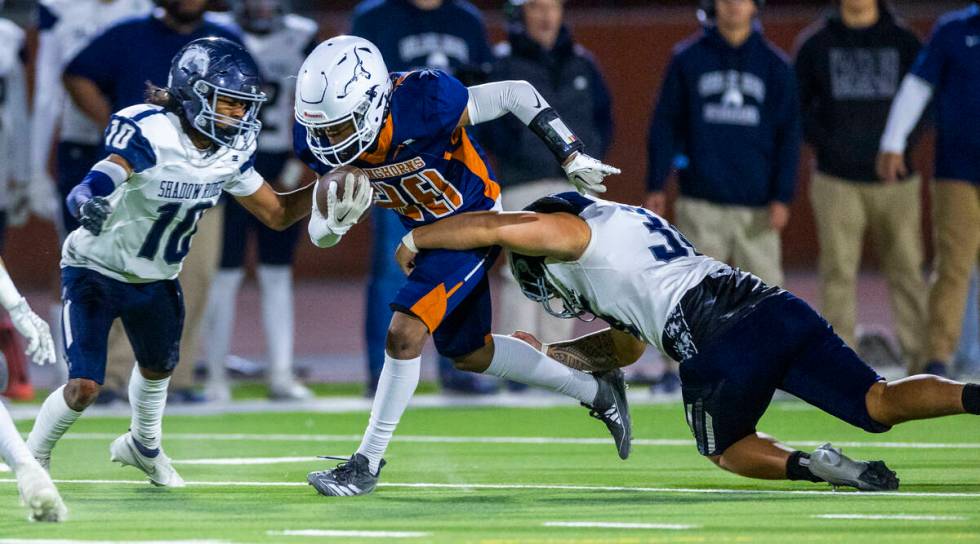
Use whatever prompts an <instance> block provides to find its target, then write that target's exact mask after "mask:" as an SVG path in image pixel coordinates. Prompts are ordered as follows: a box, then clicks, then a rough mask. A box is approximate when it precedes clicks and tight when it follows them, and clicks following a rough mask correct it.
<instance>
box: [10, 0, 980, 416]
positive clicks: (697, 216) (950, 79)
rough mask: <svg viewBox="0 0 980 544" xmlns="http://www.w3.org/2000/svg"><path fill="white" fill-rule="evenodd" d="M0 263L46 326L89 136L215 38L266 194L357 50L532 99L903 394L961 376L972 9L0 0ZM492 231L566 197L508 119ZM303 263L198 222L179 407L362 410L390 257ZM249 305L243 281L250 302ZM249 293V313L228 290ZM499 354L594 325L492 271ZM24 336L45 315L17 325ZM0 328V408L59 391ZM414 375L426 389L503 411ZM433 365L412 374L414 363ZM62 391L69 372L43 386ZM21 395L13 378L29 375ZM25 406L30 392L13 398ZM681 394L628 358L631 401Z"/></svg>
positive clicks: (443, 375)
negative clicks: (316, 401) (248, 401)
mask: <svg viewBox="0 0 980 544" xmlns="http://www.w3.org/2000/svg"><path fill="white" fill-rule="evenodd" d="M0 6H2V10H0V16H2V17H3V18H5V20H0V157H2V158H0V181H3V182H4V183H7V190H5V191H0V209H3V210H4V211H3V212H0V224H2V225H3V230H4V232H3V233H2V237H0V240H2V248H3V249H2V255H3V258H4V260H5V261H6V262H7V264H8V267H9V268H10V270H11V275H12V276H13V277H14V279H15V281H16V282H17V284H18V285H20V286H21V287H22V288H23V289H25V290H26V291H27V292H28V294H29V298H31V299H32V300H34V299H43V300H46V301H48V302H49V311H48V312H47V314H46V315H45V317H47V318H49V320H50V322H51V324H52V330H54V331H57V330H60V326H58V323H59V319H60V315H61V311H62V309H61V306H60V303H59V302H58V298H57V292H56V287H55V286H56V285H57V278H58V259H59V251H60V244H59V241H60V240H63V239H64V236H65V234H66V233H67V232H70V231H71V230H72V229H74V228H76V227H77V226H78V225H77V223H76V222H75V221H74V219H73V218H72V217H71V216H70V215H69V214H67V213H65V211H64V205H63V201H64V196H65V195H67V193H68V191H70V190H71V188H72V187H73V186H74V185H75V184H77V183H78V182H80V181H81V179H82V178H83V177H84V175H85V173H86V172H87V171H88V169H89V167H90V166H91V165H92V164H94V163H95V162H96V161H98V160H99V159H100V158H101V153H102V150H101V144H100V142H101V139H102V130H103V128H104V127H105V124H106V121H107V119H108V117H109V115H110V114H111V113H112V112H113V111H115V110H119V109H122V108H124V107H126V106H129V105H132V104H134V103H138V102H142V100H143V90H144V87H145V83H146V82H148V81H149V82H153V83H155V84H161V85H162V84H165V83H166V81H165V78H166V73H167V70H168V68H169V65H170V59H171V58H172V56H173V54H174V53H176V51H177V50H178V49H180V47H182V46H183V45H184V44H186V43H187V42H189V41H191V40H193V39H195V38H198V37H201V36H207V35H218V36H225V37H229V38H232V39H235V40H237V41H240V42H242V43H243V44H244V45H245V46H246V48H248V49H249V50H250V51H251V52H252V54H253V55H254V56H255V58H256V60H257V61H258V64H259V66H260V68H261V69H262V71H263V76H264V78H265V83H266V85H267V88H266V93H267V94H268V95H269V97H270V102H269V103H268V104H267V105H266V106H265V107H264V109H263V118H262V120H263V124H264V128H263V133H262V135H261V136H260V138H259V152H260V153H259V158H258V161H257V168H258V169H259V171H260V173H262V174H263V176H265V177H266V179H269V180H270V181H272V180H275V183H276V185H277V187H278V188H280V189H283V190H286V189H290V188H295V187H297V186H298V185H299V184H301V183H303V184H305V183H306V182H307V181H309V180H311V179H312V173H311V172H309V171H307V170H306V169H305V167H304V166H302V164H300V163H299V162H298V161H295V160H293V159H292V158H291V147H292V142H291V126H292V102H291V101H292V94H293V91H292V87H293V83H292V79H291V76H293V75H294V74H295V73H296V71H297V70H298V68H299V65H300V64H301V63H302V60H303V58H304V57H305V54H306V53H307V52H308V51H309V50H311V48H312V47H313V46H315V45H316V43H318V42H319V41H320V40H322V39H325V38H326V37H329V36H332V35H336V34H341V33H350V34H355V35H358V36H362V37H364V38H367V39H369V40H371V41H373V42H374V43H375V44H377V45H378V47H379V48H380V49H381V51H382V53H383V55H384V57H385V60H386V62H387V65H388V68H389V69H390V70H392V71H405V70H414V69H423V68H436V69H441V70H446V71H448V72H450V73H452V74H453V75H455V76H456V77H457V78H459V79H461V80H462V81H463V82H464V83H466V84H467V85H475V84H479V83H483V82H487V81H497V80H510V79H521V80H527V81H529V82H531V83H532V84H534V86H535V87H536V88H537V89H538V90H539V91H540V92H541V94H542V95H543V96H544V97H545V98H546V99H547V100H548V102H549V103H550V104H552V105H553V106H554V107H555V108H556V109H557V111H559V112H561V114H562V116H563V118H564V119H565V121H566V122H567V123H568V125H569V126H570V127H571V128H572V129H573V130H574V131H575V132H576V133H577V134H578V135H579V136H580V137H581V138H582V140H583V141H584V142H585V144H586V147H587V149H588V152H589V153H590V154H592V155H594V156H596V157H599V158H602V159H603V160H605V161H606V162H608V163H610V164H613V165H615V166H618V167H620V168H621V169H622V170H623V174H622V175H620V176H618V177H615V178H611V179H610V180H609V181H608V182H607V185H608V187H609V192H608V193H607V194H608V196H609V198H611V199H614V200H619V201H623V202H629V203H633V204H638V205H641V204H642V205H644V206H646V207H648V208H650V209H651V210H653V211H655V212H657V213H659V214H661V215H664V216H665V217H667V218H668V219H670V220H671V221H672V222H674V223H675V224H677V225H678V227H679V228H680V230H681V231H682V232H684V233H685V235H686V236H687V237H688V238H690V239H691V241H692V242H693V243H694V244H695V245H696V246H697V247H698V249H699V250H700V251H701V252H703V253H705V254H708V255H711V256H713V257H716V258H718V259H722V260H725V261H727V262H729V263H731V264H733V265H735V266H739V267H741V268H743V269H745V270H748V271H750V272H752V273H754V274H756V275H758V276H760V277H761V278H763V279H764V280H765V281H767V282H770V283H775V284H780V285H784V286H787V287H788V288H790V289H793V290H794V291H797V292H799V293H800V294H802V295H803V296H804V298H807V299H808V300H809V301H810V302H811V303H813V304H814V305H815V306H816V307H817V308H819V309H820V311H821V312H822V313H823V314H824V315H825V316H826V317H827V319H828V320H829V321H830V322H831V324H832V325H833V326H834V327H835V329H836V330H837V332H838V334H840V335H841V336H842V337H843V338H844V339H846V340H847V341H848V343H850V344H851V345H852V346H854V347H855V348H856V349H858V351H859V353H860V354H861V355H862V356H863V357H865V358H866V359H867V360H868V361H869V363H871V364H872V365H873V366H876V367H878V368H879V370H880V369H881V368H882V367H886V368H890V369H891V372H892V373H895V374H904V373H907V372H917V371H922V370H926V371H928V372H931V373H934V374H941V375H956V374H959V375H973V376H975V375H978V374H980V346H978V336H980V326H978V323H977V312H978V302H977V277H976V267H977V263H978V260H980V133H978V132H977V131H976V130H975V127H976V126H980V54H975V53H974V49H973V48H974V47H975V46H976V45H978V44H980V8H978V6H977V5H976V4H974V3H968V2H963V1H920V2H912V1H906V2H894V3H893V2H888V1H884V0H811V1H803V0H800V1H793V2H789V1H784V2H763V0H701V1H694V0H657V1H651V0H618V1H617V0H507V1H503V2H501V1H498V0H473V1H472V3H471V2H467V1H465V0H365V1H363V2H356V1H348V0H292V1H288V0H156V1H151V0H41V1H40V2H36V1H34V0H7V1H6V4H3V3H2V2H0ZM476 137H477V139H478V141H479V142H480V143H481V145H482V146H483V147H484V148H485V149H486V150H487V151H488V152H489V154H490V155H491V158H492V160H493V162H494V165H495V173H496V176H497V178H498V180H499V181H500V183H501V186H502V188H503V192H502V204H503V206H504V208H505V209H508V210H517V209H520V208H522V207H523V206H524V205H526V204H528V203H529V202H531V201H533V200H534V199H536V198H538V197H539V196H542V195H544V194H548V193H551V192H556V191H563V190H567V189H568V187H569V186H568V184H567V182H565V181H564V176H563V174H562V171H561V169H560V168H559V167H558V165H557V164H555V163H554V161H553V160H552V158H551V156H550V154H549V153H548V152H547V150H546V149H545V147H544V145H543V144H542V143H540V142H539V141H537V140H536V139H535V138H533V137H531V133H530V132H529V131H527V130H526V128H525V127H523V126H521V124H520V123H519V122H517V121H516V120H514V119H506V118H505V119H501V120H498V121H495V122H492V123H489V124H487V125H486V126H481V127H479V129H478V130H477V132H476ZM364 223H365V224H363V225H362V226H359V227H358V228H356V229H354V230H353V231H352V233H351V236H349V238H350V239H349V240H345V242H344V243H343V244H341V245H340V246H338V247H336V248H332V249H329V250H318V249H316V248H315V247H314V246H313V245H312V244H309V243H308V242H307V241H306V240H305V234H304V233H303V231H304V228H303V226H302V225H300V226H297V227H294V228H293V229H290V230H288V231H286V232H284V233H274V232H272V231H269V230H267V229H265V228H264V227H262V226H260V225H258V224H257V222H255V221H254V220H252V219H251V218H250V216H248V215H247V214H245V213H244V211H243V210H242V209H241V208H240V207H239V206H238V205H237V204H235V203H234V201H233V200H229V201H228V202H226V203H225V204H224V205H223V206H221V207H219V208H217V209H216V210H215V211H212V212H210V213H208V214H206V215H205V219H204V220H203V221H201V223H200V224H199V227H198V233H197V235H196V237H195V239H194V244H193V246H192V249H191V252H190V255H189V257H188V260H187V261H186V262H185V265H184V270H183V271H182V273H181V276H180V281H181V283H182V285H183V288H184V291H185V295H186V302H187V318H186V323H185V328H184V341H183V344H182V350H181V363H180V365H178V370H177V371H176V372H175V374H174V376H173V379H172V381H171V388H172V392H171V397H170V401H171V402H187V403H195V402H207V401H227V400H229V399H231V398H232V396H233V394H234V393H235V391H236V388H238V387H240V386H239V385H237V384H238V383H239V381H240V378H241V377H243V376H244V377H249V378H263V379H262V380H259V381H264V382H265V387H264V388H262V392H263V394H265V395H268V396H269V397H271V398H273V399H305V398H310V397H312V396H314V395H315V394H316V392H317V391H319V390H320V388H319V387H316V386H313V387H311V385H310V384H311V383H312V382H318V381H338V380H339V381H347V382H355V383H357V391H358V392H359V391H361V390H362V389H363V391H364V392H366V394H368V395H371V394H373V391H374V388H375V387H376V385H377V378H378V375H379V373H380V369H381V364H382V361H383V352H382V351H381V350H382V349H383V346H384V334H385V331H386V329H387V325H388V321H389V320H390V317H391V311H390V310H389V309H388V302H389V300H390V298H391V294H392V293H393V291H394V290H395V289H397V286H398V285H399V284H400V274H401V273H400V272H399V270H398V268H397V266H395V265H394V262H393V260H392V259H391V254H392V252H393V249H394V247H395V246H396V245H397V242H398V240H399V239H400V238H401V236H402V235H403V234H404V231H403V230H402V229H403V227H402V226H401V224H400V222H399V221H398V220H397V219H396V216H395V214H394V213H393V212H392V211H390V210H380V209H376V210H374V211H373V212H372V216H371V219H370V221H369V222H367V221H366V222H364ZM253 279H254V281H253ZM243 285H244V287H243ZM496 287H497V288H496V297H495V299H496V301H497V305H496V316H495V329H496V332H512V331H513V330H516V329H521V330H526V331H530V332H532V333H535V334H537V335H538V336H539V337H540V338H542V339H543V340H545V341H554V340H558V339H563V338H568V337H569V336H571V335H573V334H576V333H577V332H580V331H582V330H584V328H583V327H587V326H586V325H582V324H577V323H576V322H575V321H574V320H564V321H562V320H557V319H555V318H551V317H549V316H547V315H545V314H544V313H543V312H542V311H541V310H540V308H537V307H535V306H534V305H533V304H532V303H530V302H528V301H526V300H524V299H523V297H522V296H521V295H520V292H519V290H518V289H517V287H516V285H515V284H514V283H513V282H512V281H510V279H509V275H508V274H506V269H505V267H502V273H501V274H500V275H499V278H497V281H496ZM34 305H35V307H36V308H38V310H39V312H41V310H42V308H43V306H40V305H38V304H37V303H34ZM117 329H118V330H114V332H113V333H112V334H111V335H110V354H109V366H108V368H109V370H108V375H107V378H106V387H105V388H104V389H103V393H102V396H101V398H100V402H101V403H112V402H117V401H119V400H123V399H124V395H125V391H126V387H125V384H126V382H127V380H128V376H129V374H130V369H131V368H132V362H133V356H132V351H131V349H130V348H129V346H128V342H127V339H126V337H125V334H124V333H123V332H122V331H121V328H117ZM16 342H17V339H16V338H15V335H13V334H12V333H11V329H10V327H9V324H7V325H3V326H0V350H2V353H3V354H4V355H5V356H6V357H7V359H8V363H9V364H10V368H11V380H10V385H9V387H8V390H7V391H6V395H7V396H9V397H11V398H15V399H21V400H26V399H30V398H32V397H33V395H34V394H35V392H34V388H35V386H37V387H48V386H50V385H53V384H57V383H60V381H61V380H63V379H64V374H65V371H62V373H61V374H58V373H56V374H55V375H42V374H41V373H39V372H38V371H36V370H35V369H30V370H28V369H26V368H25V367H26V365H25V364H24V361H23V356H22V355H21V353H22V351H21V350H20V349H19V348H18V347H17V346H16ZM426 360H427V361H432V364H431V365H430V366H431V368H430V369H429V370H427V372H426V375H427V377H428V378H429V380H430V381H431V382H432V387H438V388H440V389H441V390H443V391H450V392H454V393H457V394H468V395H483V394H493V393H497V392H499V391H502V390H508V389H511V390H512V387H509V385H510V384H500V383H497V382H495V381H490V380H487V379H485V378H484V377H482V376H477V375H474V374H467V373H463V372H459V371H456V370H454V369H453V368H452V364H451V363H449V362H448V361H445V360H443V361H439V360H437V358H436V357H427V358H426ZM426 364H427V365H428V364H429V363H426ZM62 368H63V365H62ZM32 373H33V374H32ZM32 378H33V381H34V384H33V385H32V383H31V381H32ZM632 379H633V381H634V382H648V383H652V384H653V388H654V390H656V391H658V392H665V393H671V392H674V391H676V390H677V388H678V380H677V378H676V372H675V369H673V368H672V367H671V364H669V363H666V362H664V361H662V360H660V359H659V358H658V357H656V356H655V355H654V354H648V356H647V357H646V358H645V359H644V364H641V365H640V366H639V367H637V369H634V374H633V375H632Z"/></svg>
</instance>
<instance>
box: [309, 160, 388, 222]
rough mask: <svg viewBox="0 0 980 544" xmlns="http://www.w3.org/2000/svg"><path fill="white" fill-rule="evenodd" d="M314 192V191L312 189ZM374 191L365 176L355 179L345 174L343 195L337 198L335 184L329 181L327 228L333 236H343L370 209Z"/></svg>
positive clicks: (351, 175) (352, 175)
mask: <svg viewBox="0 0 980 544" xmlns="http://www.w3.org/2000/svg"><path fill="white" fill-rule="evenodd" d="M314 190H315V189H314ZM373 196H374V191H373V190H372V189H371V181H370V180H369V179H368V178H367V176H361V177H359V178H355V176H354V174H347V176H346V177H345V178H344V194H343V196H342V197H340V198H339V199H338V198H337V183H336V182H333V181H331V182H330V185H329V186H327V217H326V220H327V228H329V229H330V230H331V231H333V233H334V234H339V235H341V236H342V235H344V234H347V231H348V230H350V228H351V227H352V226H354V224H355V223H357V221H358V220H359V219H360V218H361V216H362V215H364V212H365V211H367V209H368V208H370V207H371V199H372V197H373Z"/></svg>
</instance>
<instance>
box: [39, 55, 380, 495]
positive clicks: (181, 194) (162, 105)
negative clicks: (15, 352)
mask: <svg viewBox="0 0 980 544" xmlns="http://www.w3.org/2000/svg"><path fill="white" fill-rule="evenodd" d="M258 73H259V72H258V68H257V67H256V65H255V62H254V61H253V60H252V58H251V56H250V55H249V54H248V53H247V52H246V51H245V50H244V49H243V48H242V47H241V46H239V45H237V44H235V43H233V42H231V41H229V40H226V39H223V38H201V39H198V40H194V41H192V42H190V43H189V44H187V45H186V46H185V47H184V48H183V49H181V50H180V51H179V52H178V53H177V55H176V56H175V57H174V60H173V63H172V65H171V68H170V76H169V81H168V84H167V88H166V89H159V88H153V89H151V91H150V96H149V99H150V102H151V104H144V105H137V106H131V107H128V108H125V109H123V110H121V111H119V112H117V113H116V114H115V115H113V116H112V118H111V121H110V124H109V127H108V128H107V129H106V132H105V134H106V136H105V147H106V152H107V153H108V157H107V158H106V159H104V160H102V161H100V162H99V163H97V164H96V165H95V166H94V167H93V168H92V170H91V171H90V172H89V174H88V176H86V178H85V180H84V181H83V182H82V183H81V184H79V185H78V186H77V187H76V188H75V189H73V190H72V192H71V193H70V194H69V196H68V206H69V208H70V209H71V210H72V213H74V214H76V215H77V216H78V218H79V221H80V223H81V225H82V227H81V228H78V229H76V230H75V231H73V232H72V233H71V234H70V235H69V236H68V238H67V239H66V240H65V244H64V249H63V250H62V260H61V266H62V293H63V295H62V298H63V302H64V307H65V309H64V312H63V317H62V327H63V329H64V338H65V352H66V353H67V356H68V364H69V380H68V383H67V384H66V385H64V386H62V387H59V388H58V389H57V390H55V391H54V392H53V393H52V394H51V395H50V396H49V397H48V398H47V400H45V402H44V405H43V406H42V407H41V411H40V413H39V415H38V417H37V420H36V421H35V423H34V429H33V430H32V431H31V434H30V436H29V437H28V440H27V444H28V447H29V448H30V449H31V453H32V454H33V455H34V456H35V457H36V458H38V459H39V460H40V461H41V462H42V464H45V465H47V464H49V463H50V455H51V450H52V448H53V447H54V445H55V443H56V442H57V441H58V439H59V438H60V437H61V436H62V435H63V434H64V433H65V431H66V430H67V429H68V427H69V426H71V424H72V423H74V421H75V420H76V419H78V417H79V416H80V415H81V413H82V410H84V409H85V408H86V407H87V406H88V405H89V404H90V403H91V402H92V401H94V400H95V397H96V395H97V394H98V392H99V388H100V385H101V383H102V380H103V378H104V376H105V363H106V338H107V335H108V332H109V327H110V326H111V324H112V321H113V320H114V319H116V318H120V319H121V320H122V322H123V326H124V327H125V329H126V333H127V336H128V337H129V340H130V343H131V344H132V345H133V351H134V352H135V354H136V359H137V361H136V362H137V365H136V367H135V368H134V369H133V374H132V377H131V379H130V383H129V401H130V404H131V405H132V408H133V417H132V423H131V425H130V432H127V433H125V434H123V435H122V436H120V437H119V438H117V439H116V440H115V441H114V442H113V443H112V446H111V447H110V454H111V459H112V460H113V461H118V462H120V463H122V464H123V465H131V466H134V467H136V468H138V469H140V470H142V471H143V472H145V473H146V474H147V476H149V478H150V481H151V482H152V483H153V484H155V485H160V486H181V485H183V480H182V479H181V477H180V476H179V475H178V474H177V472H176V471H175V470H174V469H173V467H172V466H171V463H170V459H169V458H168V457H167V456H166V454H164V452H163V450H162V448H161V431H162V429H161V421H162V418H163V408H164V404H165V402H166V397H167V385H168V383H169V379H170V374H171V372H172V371H173V369H174V367H175V366H176V364H177V360H178V353H179V345H180V333H181V329H182V325H183V300H182V295H181V291H180V285H179V284H178V282H177V280H176V278H177V274H178V273H179V272H180V268H181V264H182V262H183V260H184V257H185V256H186V255H187V252H188V250H189V249H190V243H191V237H192V236H193V235H194V230H195V225H196V223H197V221H198V219H200V217H201V214H203V213H204V212H206V211H207V210H208V209H209V208H211V207H213V206H214V205H215V204H216V203H217V201H218V198H219V197H220V196H221V192H222V191H226V192H228V193H230V194H231V195H232V196H234V197H235V198H236V199H237V200H238V202H239V203H241V204H242V205H243V206H244V207H245V208H246V209H247V210H249V211H250V212H251V213H252V214H254V215H255V216H256V217H258V218H259V219H260V220H262V222H263V223H265V224H266V225H268V226H270V227H272V228H277V229H283V228H286V227H288V226H290V225H292V224H293V223H295V222H296V221H298V220H300V219H302V218H303V217H305V216H306V215H308V214H309V211H310V209H311V206H312V186H310V187H306V188H304V189H302V190H299V191H295V192H292V193H287V194H280V193H276V192H275V191H274V190H273V189H272V187H271V186H270V185H269V184H267V183H265V181H264V180H263V179H262V176H260V175H259V174H258V173H257V172H256V171H255V168H254V160H255V159H254V155H255V138H256V136H257V135H258V132H259V129H260V128H261V123H260V122H259V121H258V118H257V116H258V111H259V108H260V106H261V104H262V102H263V101H264V100H265V95H264V94H263V93H262V92H261V90H260V85H261V80H260V78H259V75H258ZM362 211H363V210H362ZM357 215H359V214H357Z"/></svg>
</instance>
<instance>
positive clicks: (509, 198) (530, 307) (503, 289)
mask: <svg viewBox="0 0 980 544" xmlns="http://www.w3.org/2000/svg"><path fill="white" fill-rule="evenodd" d="M568 190H569V186H568V182H567V181H566V180H563V179H542V180H539V181H532V182H528V183H522V184H520V185H517V186H512V187H504V189H503V191H501V194H500V200H501V204H502V205H503V208H504V210H505V211H519V210H521V209H523V208H524V206H527V205H528V204H530V203H531V202H534V201H535V200H537V199H538V198H541V197H542V196H545V195H549V194H551V193H559V192H563V191H568ZM507 258H508V260H509V259H510V256H509V255H508V257H507ZM508 265H509V262H508ZM500 276H501V280H502V281H501V282H500V298H499V306H498V308H497V317H496V319H495V320H494V329H495V330H498V331H500V332H501V333H503V334H510V333H512V332H514V331H517V330H521V331H526V332H529V333H531V334H533V335H535V336H536V337H537V338H538V339H539V340H541V341H542V342H557V341H559V340H568V339H569V338H571V336H572V329H573V328H574V327H575V320H574V319H560V318H557V317H554V316H552V315H548V313H547V312H545V311H544V308H542V307H541V305H540V304H538V303H537V302H532V301H531V300H529V299H528V298H527V297H525V296H524V294H523V293H521V288H520V287H519V286H518V285H517V281H516V280H514V276H513V274H511V273H510V266H506V267H502V268H501V269H500Z"/></svg>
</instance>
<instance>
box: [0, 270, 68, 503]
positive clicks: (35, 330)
mask: <svg viewBox="0 0 980 544" xmlns="http://www.w3.org/2000/svg"><path fill="white" fill-rule="evenodd" d="M0 306H3V307H4V309H5V310H7V312H9V313H10V318H11V320H12V321H13V323H14V327H16V328H17V330H18V331H20V333H21V334H22V335H24V338H26V339H27V341H28V345H27V354H28V355H29V356H30V357H31V358H32V359H33V360H34V362H35V363H37V364H39V365H43V364H47V363H54V362H55V356H54V340H52V339H51V331H49V330H48V324H47V323H45V322H44V320H43V319H41V318H40V317H38V316H37V314H35V313H34V312H33V311H31V307H30V306H29V305H28V304H27V299H25V298H24V297H22V296H21V295H20V293H19V292H18V291H17V287H15V286H14V282H12V281H11V280H10V275H9V274H8V273H7V268H6V267H5V266H4V264H3V261H2V260H0ZM4 382H6V368H5V362H4V361H2V360H0V390H2V389H3V388H4V386H5V383H4ZM0 457H2V458H3V460H4V461H5V462H6V463H7V465H8V466H9V467H10V468H11V469H12V470H13V471H14V474H16V475H17V489H18V490H19V491H20V497H21V500H22V501H23V502H24V505H25V506H27V508H28V509H29V510H30V519H31V520H33V521H64V519H65V518H66V517H67V516H68V510H67V509H66V508H65V504H64V503H63V502H62V501H61V495H59V494H58V489H57V488H56V487H55V486H54V483H53V482H52V481H51V477H50V476H48V473H47V472H45V471H44V469H43V468H42V467H41V465H40V464H39V463H38V462H37V459H35V458H34V456H33V455H31V452H30V450H28V449H27V446H26V445H25V444H24V440H23V439H22V438H21V437H20V433H19V432H18V431H17V427H15V426H14V422H13V420H12V419H11V418H10V414H9V413H8V412H7V409H6V408H5V407H4V405H3V403H0Z"/></svg>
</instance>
